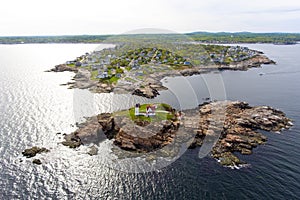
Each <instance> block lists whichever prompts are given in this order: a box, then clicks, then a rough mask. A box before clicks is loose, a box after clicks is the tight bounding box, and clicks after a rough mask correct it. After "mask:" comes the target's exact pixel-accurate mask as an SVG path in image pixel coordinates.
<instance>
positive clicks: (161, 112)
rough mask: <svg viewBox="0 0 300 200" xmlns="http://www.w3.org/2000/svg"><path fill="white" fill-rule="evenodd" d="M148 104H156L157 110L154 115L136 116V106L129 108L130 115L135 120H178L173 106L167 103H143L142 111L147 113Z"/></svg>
mask: <svg viewBox="0 0 300 200" xmlns="http://www.w3.org/2000/svg"><path fill="white" fill-rule="evenodd" d="M148 105H156V106H157V108H156V112H155V115H154V116H150V117H146V116H143V115H140V116H135V112H134V111H135V108H134V107H133V108H130V109H129V116H130V118H131V120H133V121H148V122H160V121H163V120H172V121H175V120H176V116H175V112H174V111H173V109H172V107H171V106H169V105H167V104H143V105H141V107H140V113H144V114H146V108H147V106H148Z"/></svg>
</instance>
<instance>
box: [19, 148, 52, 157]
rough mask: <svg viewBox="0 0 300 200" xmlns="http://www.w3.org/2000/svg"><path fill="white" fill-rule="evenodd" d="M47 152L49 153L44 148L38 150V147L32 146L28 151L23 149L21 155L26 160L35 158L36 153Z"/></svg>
mask: <svg viewBox="0 0 300 200" xmlns="http://www.w3.org/2000/svg"><path fill="white" fill-rule="evenodd" d="M47 152H49V150H48V149H46V148H44V147H42V148H40V147H36V146H34V147H31V148H29V149H25V150H24V151H23V152H22V154H23V156H25V157H27V158H31V157H34V156H36V154H38V153H47Z"/></svg>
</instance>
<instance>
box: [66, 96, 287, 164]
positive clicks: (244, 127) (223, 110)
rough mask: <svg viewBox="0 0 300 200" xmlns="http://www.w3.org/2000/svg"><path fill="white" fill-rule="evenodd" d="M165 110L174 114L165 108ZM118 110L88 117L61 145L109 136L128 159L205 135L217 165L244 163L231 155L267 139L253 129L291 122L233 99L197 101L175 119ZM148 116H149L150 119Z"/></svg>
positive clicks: (277, 128) (201, 141) (201, 140)
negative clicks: (138, 118)
mask: <svg viewBox="0 0 300 200" xmlns="http://www.w3.org/2000/svg"><path fill="white" fill-rule="evenodd" d="M166 111H168V112H176V111H174V110H173V109H171V108H170V107H169V108H168V109H167V110H166ZM124 112H125V110H124V111H119V112H117V113H102V114H99V115H97V116H93V117H90V118H88V119H87V120H86V122H84V123H82V124H80V125H79V128H78V129H77V130H76V131H74V132H72V133H70V134H67V135H65V137H64V139H65V141H63V142H62V144H63V145H65V146H68V147H70V148H77V147H79V146H81V145H85V144H89V143H95V141H94V140H95V138H99V137H103V136H104V137H106V138H107V139H109V140H113V144H114V145H115V147H118V148H117V150H116V152H115V153H116V154H117V155H119V156H121V157H122V155H123V154H124V153H126V152H128V153H129V154H130V155H131V156H133V157H139V156H140V153H149V154H150V155H151V157H152V160H155V159H156V158H155V155H156V153H155V152H156V151H160V150H161V149H164V150H163V154H159V155H160V156H162V155H163V157H165V158H168V157H174V156H176V153H178V152H179V149H180V148H182V145H184V146H187V147H188V148H189V149H193V148H198V147H200V148H201V146H202V145H205V143H206V142H207V138H210V139H208V140H214V142H215V145H214V146H212V151H211V153H210V156H211V157H213V158H215V159H216V160H218V162H219V164H221V165H222V166H226V167H236V166H241V165H245V164H247V163H245V162H244V161H242V160H240V159H239V158H238V156H237V155H236V154H235V153H237V152H239V153H241V154H243V155H250V154H252V149H253V148H256V147H257V146H259V145H262V144H265V143H266V141H267V137H266V136H265V135H263V134H262V133H260V132H259V130H263V131H267V132H274V133H277V132H281V131H282V130H284V129H289V128H290V127H291V126H293V124H292V122H291V120H290V119H289V118H287V117H286V115H285V114H284V113H283V112H281V111H279V110H276V109H274V108H271V107H268V106H254V107H252V106H250V105H249V104H248V103H246V102H238V101H236V102H232V101H220V102H207V103H203V104H201V105H199V107H198V108H195V109H190V110H185V111H183V113H184V117H183V119H181V120H179V119H178V118H174V119H169V120H162V121H152V122H151V123H150V124H148V123H146V124H145V122H146V121H144V122H143V123H141V121H135V120H134V121H131V120H132V119H131V118H130V117H129V116H128V115H126V114H125V115H124ZM125 113H126V112H125ZM154 119H155V116H154V118H153V117H152V118H151V120H154ZM220 119H221V120H220ZM222 119H223V120H222ZM133 124H136V125H133ZM93 141H94V142H93ZM168 146H172V148H168ZM118 149H119V150H118ZM168 149H169V150H168ZM122 152H123V153H122ZM157 156H158V155H157Z"/></svg>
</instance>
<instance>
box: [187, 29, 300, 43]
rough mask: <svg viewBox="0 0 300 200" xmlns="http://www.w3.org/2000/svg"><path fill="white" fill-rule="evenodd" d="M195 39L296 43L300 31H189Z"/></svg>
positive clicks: (204, 40) (222, 41) (220, 41)
mask: <svg viewBox="0 0 300 200" xmlns="http://www.w3.org/2000/svg"><path fill="white" fill-rule="evenodd" d="M186 35H187V36H189V37H191V38H192V39H193V40H195V41H199V42H208V43H274V44H295V43H296V42H298V41H300V33H249V32H240V33H226V32H221V33H208V32H195V33H188V34H186Z"/></svg>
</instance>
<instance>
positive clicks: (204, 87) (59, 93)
mask: <svg viewBox="0 0 300 200" xmlns="http://www.w3.org/2000/svg"><path fill="white" fill-rule="evenodd" d="M109 46H110V45H105V44H102V45H99V44H22V45H0V86H1V87H0V91H1V92H0V102H1V103H0V113H1V115H0V156H1V160H0V177H1V180H0V188H1V190H0V199H299V197H300V192H299V191H300V148H299V145H300V115H299V114H300V92H299V89H300V87H299V86H300V64H299V63H300V56H299V55H300V45H299V44H297V45H291V46H281V45H271V44H242V45H241V46H247V47H249V48H252V49H256V50H261V51H263V52H264V53H265V54H266V55H267V56H268V57H270V58H271V59H273V60H275V61H276V62H277V65H263V66H262V68H256V69H250V70H248V71H221V72H219V73H208V74H202V75H197V76H192V77H168V78H166V79H165V80H163V81H164V84H165V85H166V86H168V87H169V88H170V89H169V90H168V91H163V92H161V95H160V96H159V97H157V98H156V99H154V100H151V101H152V102H165V103H169V104H170V105H172V106H174V107H176V108H180V109H187V108H193V107H196V106H197V105H198V104H200V103H202V102H203V101H204V100H205V99H206V98H211V99H213V100H215V99H217V100H218V99H219V100H223V99H227V100H240V101H246V102H248V103H250V105H253V106H256V105H269V106H272V107H274V108H278V109H280V110H282V111H284V112H285V113H286V114H287V116H288V117H289V118H291V119H292V120H293V123H294V126H293V127H292V128H291V129H290V130H285V131H283V132H282V133H280V134H278V133H268V132H263V133H264V134H265V135H266V136H267V137H268V141H267V143H266V144H265V145H261V146H258V147H257V148H255V149H254V153H253V154H252V155H248V156H242V155H238V156H239V157H240V158H242V160H244V161H246V162H247V163H249V165H247V167H243V168H240V169H230V168H225V167H222V166H220V165H219V164H218V163H217V162H216V160H214V159H213V158H211V157H209V156H207V157H205V158H202V159H200V158H199V157H198V152H199V149H192V150H187V151H185V152H184V153H183V155H181V156H180V157H179V158H178V159H177V160H175V161H174V162H172V163H170V164H169V165H167V166H163V167H161V168H157V169H154V170H152V171H145V172H144V173H131V172H128V171H126V170H122V167H115V166H117V165H118V164H120V163H117V164H116V163H113V161H112V160H111V154H112V152H111V151H110V147H111V141H108V140H105V139H103V138H102V139H100V140H99V141H97V144H96V145H98V146H99V148H100V151H99V154H98V155H96V156H89V155H87V154H86V149H87V147H85V146H83V147H80V148H79V149H76V150H73V149H69V148H67V147H65V146H63V145H61V144H60V142H61V141H62V137H63V136H62V135H61V134H57V133H58V132H61V133H70V132H72V131H74V130H75V129H76V127H75V124H76V122H79V121H82V120H84V117H85V116H91V115H94V114H96V113H99V112H112V111H115V110H120V109H126V108H128V107H130V106H132V105H134V103H136V102H141V103H143V102H147V101H148V100H145V99H143V98H139V97H132V96H131V95H113V94H96V95H95V94H92V93H90V92H89V91H87V90H78V89H72V90H70V89H67V86H60V84H63V83H67V82H69V81H70V80H71V79H72V77H73V76H74V74H73V73H70V72H63V73H54V72H45V71H46V70H49V69H50V68H52V67H53V66H55V65H56V64H60V63H64V62H65V61H67V60H72V59H74V58H76V57H77V56H80V55H82V54H84V53H86V52H90V51H93V50H94V49H96V48H100V49H101V48H106V47H109ZM260 74H263V75H260ZM220 88H221V89H220ZM219 89H220V90H219ZM35 145H37V146H43V147H46V148H48V149H50V152H49V153H47V154H41V155H38V156H36V157H37V158H40V159H41V161H42V165H34V164H32V159H26V158H25V157H23V156H22V154H21V152H22V151H23V150H24V149H25V148H28V147H32V146H35Z"/></svg>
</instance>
